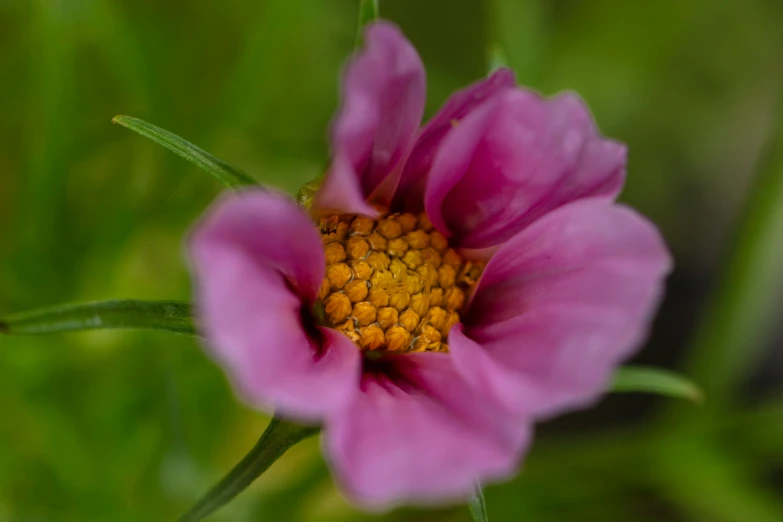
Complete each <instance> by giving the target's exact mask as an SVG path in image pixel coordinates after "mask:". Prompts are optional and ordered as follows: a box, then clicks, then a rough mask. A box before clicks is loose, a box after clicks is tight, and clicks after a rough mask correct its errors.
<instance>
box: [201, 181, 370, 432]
mask: <svg viewBox="0 0 783 522" xmlns="http://www.w3.org/2000/svg"><path fill="white" fill-rule="evenodd" d="M190 257H191V261H192V264H193V270H194V274H195V278H196V289H197V295H196V297H197V299H196V303H197V309H198V315H199V322H200V326H201V328H202V329H203V331H204V333H205V336H206V338H207V344H208V347H209V350H210V352H211V354H212V355H213V357H214V358H215V359H216V361H217V362H218V363H219V364H220V365H221V366H222V367H223V369H224V371H225V372H226V373H227V374H228V376H229V378H230V380H231V381H232V383H233V385H234V387H235V389H236V391H237V393H238V394H239V395H241V396H242V397H243V398H244V399H245V400H247V401H248V402H249V403H250V404H252V405H254V406H256V407H260V408H263V409H267V408H272V407H273V408H275V409H276V410H279V411H280V413H282V414H284V415H288V416H292V417H296V418H299V419H304V420H320V419H321V418H323V416H324V415H325V414H327V413H328V412H330V411H332V410H334V409H336V408H339V407H341V406H342V405H343V404H344V403H345V401H346V400H347V398H348V397H349V395H350V394H351V393H352V392H353V391H354V389H355V388H356V386H357V384H358V377H359V363H360V357H359V353H358V350H357V348H356V347H355V346H354V345H353V343H351V342H350V341H349V340H348V339H347V338H346V337H345V336H343V335H340V334H338V333H337V332H334V331H332V330H328V329H316V328H315V326H313V325H312V323H311V322H310V321H309V319H308V318H309V315H310V314H309V312H310V310H311V308H312V306H313V303H314V302H315V299H316V297H317V293H318V288H319V286H320V284H321V281H322V279H323V277H324V272H325V266H326V262H325V260H324V253H323V247H322V244H321V239H320V236H319V234H318V232H317V230H316V229H315V227H314V226H313V225H312V223H311V222H310V220H309V219H308V217H307V216H306V215H305V214H304V213H302V212H301V211H300V210H299V208H298V207H296V205H295V204H294V203H293V202H292V201H290V200H289V199H288V198H286V197H284V196H282V195H278V194H274V193H270V192H262V191H260V190H252V191H250V190H249V191H246V192H242V193H240V194H232V195H229V196H226V197H224V198H223V199H221V200H220V201H219V202H218V203H217V204H216V205H215V206H214V207H213V208H212V209H211V210H209V211H208V212H207V215H206V217H205V218H204V220H203V221H202V222H201V223H200V224H199V225H198V226H197V227H196V229H195V230H194V232H193V236H192V238H191V242H190Z"/></svg>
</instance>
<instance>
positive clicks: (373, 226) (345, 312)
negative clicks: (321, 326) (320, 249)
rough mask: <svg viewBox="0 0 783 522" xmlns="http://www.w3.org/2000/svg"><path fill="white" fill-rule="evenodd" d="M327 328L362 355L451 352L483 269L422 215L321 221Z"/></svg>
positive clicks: (322, 294) (334, 217) (321, 295)
mask: <svg viewBox="0 0 783 522" xmlns="http://www.w3.org/2000/svg"><path fill="white" fill-rule="evenodd" d="M319 228H320V231H321V237H322V239H323V242H324V252H325V257H326V264H327V268H326V277H325V278H324V282H323V284H322V285H321V289H320V291H319V298H320V299H322V300H323V303H324V313H325V317H326V320H327V324H328V325H330V326H332V327H334V328H335V329H337V330H338V331H340V332H342V333H343V334H345V335H346V336H347V337H348V338H349V339H351V341H353V342H354V343H355V344H356V345H357V346H358V347H360V348H361V349H363V350H371V351H379V352H409V351H435V352H443V351H448V344H447V343H446V340H447V339H446V337H447V335H448V332H449V330H450V329H451V327H452V326H453V325H455V324H457V323H458V322H459V321H460V315H459V314H460V312H461V311H462V309H463V308H464V306H465V302H466V300H467V296H468V295H469V294H470V292H471V291H472V289H473V288H474V287H475V285H476V283H477V281H478V279H479V277H480V276H481V272H482V271H483V264H481V263H476V262H471V261H467V260H465V259H463V258H462V256H461V255H460V254H459V253H458V252H457V251H456V250H454V249H453V248H449V244H448V240H447V239H446V237H444V236H443V234H441V233H440V232H438V231H436V230H434V228H433V226H432V223H431V222H430V220H429V218H427V216H426V214H424V213H420V214H418V215H414V214H410V213H404V214H383V215H382V216H381V218H379V219H377V220H373V219H370V218H367V217H364V216H355V215H344V214H337V215H331V216H327V217H324V218H322V219H321V221H320V222H319Z"/></svg>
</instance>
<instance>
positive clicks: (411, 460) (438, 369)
mask: <svg viewBox="0 0 783 522" xmlns="http://www.w3.org/2000/svg"><path fill="white" fill-rule="evenodd" d="M370 364H374V366H371V367H369V368H366V371H365V375H364V377H363V379H362V384H361V392H360V393H358V394H357V395H356V396H355V397H354V400H353V402H352V403H351V404H350V405H349V407H348V408H346V410H345V411H344V412H343V413H342V415H340V416H337V417H335V418H332V419H330V420H329V421H327V426H326V430H325V444H326V452H327V456H328V457H329V458H330V460H331V463H332V467H333V469H334V470H335V472H336V474H337V478H338V479H339V481H340V483H341V484H342V486H343V487H344V489H345V490H346V492H347V493H348V494H349V495H350V496H351V498H352V499H354V500H355V501H357V502H359V503H361V504H363V505H365V506H369V507H388V506H390V505H392V504H395V503H398V502H401V501H417V502H426V501H433V500H439V501H443V500H457V499H464V498H465V497H466V496H467V495H468V494H469V493H470V492H471V490H472V489H473V487H474V485H475V483H476V481H477V480H480V481H482V482H486V481H491V480H498V479H501V478H506V477H508V476H509V475H510V474H512V473H513V472H514V470H515V469H516V468H517V465H518V462H519V459H520V456H521V453H522V451H523V450H524V448H525V447H526V445H527V442H528V440H529V437H530V429H529V428H530V427H529V425H528V424H527V423H525V422H523V421H522V420H521V419H519V418H516V417H511V416H509V415H508V414H507V412H505V411H504V410H502V409H500V408H499V407H497V405H495V404H493V403H492V402H491V401H486V400H483V401H479V400H478V399H477V397H475V396H474V395H473V393H472V391H471V390H470V389H469V388H468V387H467V386H465V384H464V382H463V381H462V380H461V378H460V376H459V375H458V374H457V372H456V371H455V370H454V367H453V365H452V363H451V358H450V357H449V356H448V355H447V354H436V353H426V354H406V355H401V356H393V357H387V358H384V359H382V360H378V361H371V363H370Z"/></svg>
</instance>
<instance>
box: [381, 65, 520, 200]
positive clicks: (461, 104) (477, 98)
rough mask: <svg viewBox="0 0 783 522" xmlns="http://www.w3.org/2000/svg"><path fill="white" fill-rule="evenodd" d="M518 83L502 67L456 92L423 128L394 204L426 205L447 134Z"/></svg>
mask: <svg viewBox="0 0 783 522" xmlns="http://www.w3.org/2000/svg"><path fill="white" fill-rule="evenodd" d="M514 85H516V80H515V79H514V73H513V72H512V71H511V70H510V69H505V68H501V69H498V70H497V71H495V72H494V73H492V74H491V75H490V76H488V77H487V78H484V79H483V80H480V81H478V82H476V83H474V84H472V85H469V86H468V87H466V88H464V89H462V90H460V91H457V92H455V93H454V94H453V95H452V96H451V97H450V98H449V100H448V101H447V102H446V103H445V104H444V105H443V107H441V109H440V110H439V111H438V112H437V114H435V116H433V117H432V119H431V120H430V121H429V122H428V123H427V125H426V126H425V127H424V129H422V132H421V134H420V135H419V138H418V139H417V140H416V144H415V145H414V147H413V151H412V152H411V155H410V157H409V158H408V162H407V163H406V165H405V169H404V170H403V173H402V178H400V183H399V185H398V186H397V191H396V192H395V194H394V206H395V207H397V208H398V209H404V210H408V211H412V212H419V211H421V210H423V209H424V190H425V186H426V181H427V176H428V174H429V172H430V169H431V168H432V162H433V160H434V159H435V153H436V152H437V150H438V148H439V147H440V145H441V143H442V142H443V139H444V138H445V137H446V135H447V134H448V133H449V132H450V131H451V130H452V129H453V128H454V127H456V126H457V125H459V123H460V122H461V121H462V120H463V119H464V118H465V117H466V116H467V115H468V114H470V113H471V112H472V111H473V110H475V109H476V107H478V106H479V105H481V104H482V103H484V102H485V101H487V100H488V99H490V98H492V97H494V96H495V95H497V94H498V93H500V92H503V91H504V90H505V89H510V88H512V87H514Z"/></svg>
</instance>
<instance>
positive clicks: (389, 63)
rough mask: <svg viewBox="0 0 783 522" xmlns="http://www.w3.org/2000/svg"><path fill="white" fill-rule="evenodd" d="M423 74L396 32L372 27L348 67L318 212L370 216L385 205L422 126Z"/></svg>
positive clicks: (380, 24) (384, 26)
mask: <svg viewBox="0 0 783 522" xmlns="http://www.w3.org/2000/svg"><path fill="white" fill-rule="evenodd" d="M424 100H425V74H424V67H423V65H422V63H421V59H420V58H419V55H418V54H417V53H416V50H415V49H414V48H413V46H412V45H411V44H410V42H408V40H407V39H406V38H405V36H404V35H403V34H402V32H400V30H399V29H398V28H397V27H396V26H394V25H392V24H390V23H388V22H375V23H373V24H372V25H370V26H369V27H368V28H367V29H366V32H365V49H364V50H363V51H362V52H361V53H359V54H358V55H357V56H356V57H355V58H354V59H353V61H352V62H351V63H350V64H349V65H348V68H347V70H346V72H345V78H344V80H343V87H342V106H341V108H340V112H339V113H338V115H337V119H336V121H335V123H334V128H333V135H332V147H333V156H334V159H333V161H332V165H331V167H330V169H329V172H328V174H327V176H326V178H325V180H324V183H323V185H322V187H321V189H320V191H319V193H318V194H317V195H316V198H315V202H314V205H315V207H316V208H318V209H324V210H339V211H343V212H346V213H360V214H367V215H371V216H374V215H376V214H377V212H376V211H375V210H374V209H373V208H372V207H371V206H370V205H368V204H367V202H366V200H367V199H370V198H372V199H376V200H377V201H378V202H380V203H382V204H386V205H388V204H389V202H390V197H391V191H392V190H393V189H394V186H395V185H396V181H397V180H396V179H393V180H391V182H389V183H387V184H384V188H385V190H384V192H385V193H384V194H381V193H377V192H376V191H378V189H379V187H381V184H382V183H383V182H384V180H385V179H386V178H387V177H389V176H394V177H397V176H399V171H400V170H401V169H402V165H403V164H404V161H405V159H406V158H407V156H408V154H409V153H410V149H411V147H412V146H413V141H414V139H415V137H416V132H417V130H418V128H419V125H420V123H421V117H422V114H423V112H424Z"/></svg>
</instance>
